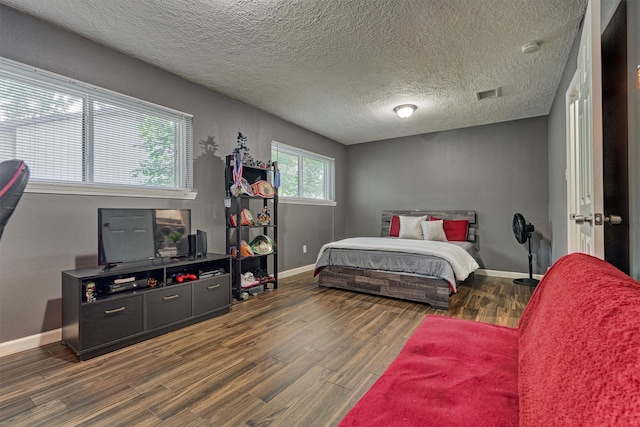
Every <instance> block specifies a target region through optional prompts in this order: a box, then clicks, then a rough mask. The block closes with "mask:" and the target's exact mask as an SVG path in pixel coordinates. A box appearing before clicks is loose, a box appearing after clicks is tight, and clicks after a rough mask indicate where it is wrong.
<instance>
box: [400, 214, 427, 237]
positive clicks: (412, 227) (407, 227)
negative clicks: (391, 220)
mask: <svg viewBox="0 0 640 427" xmlns="http://www.w3.org/2000/svg"><path fill="white" fill-rule="evenodd" d="M426 219H427V216H426V215H425V216H402V215H401V216H400V235H399V236H398V237H399V238H401V239H418V240H422V228H421V227H420V221H425V220H426Z"/></svg>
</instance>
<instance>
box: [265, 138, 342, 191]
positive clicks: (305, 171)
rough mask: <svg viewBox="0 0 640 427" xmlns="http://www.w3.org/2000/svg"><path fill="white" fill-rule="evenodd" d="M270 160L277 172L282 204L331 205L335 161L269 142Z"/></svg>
mask: <svg viewBox="0 0 640 427" xmlns="http://www.w3.org/2000/svg"><path fill="white" fill-rule="evenodd" d="M271 160H274V161H277V162H278V169H279V170H280V188H279V190H278V191H279V193H278V195H279V197H281V200H283V201H285V202H286V201H287V199H288V200H290V201H299V202H311V203H314V202H315V203H332V202H333V201H334V160H333V159H332V158H329V157H325V156H321V155H320V154H315V153H312V152H310V151H306V150H302V149H299V148H295V147H291V146H289V145H285V144H282V143H280V142H276V141H273V142H272V143H271Z"/></svg>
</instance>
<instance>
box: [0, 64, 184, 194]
mask: <svg viewBox="0 0 640 427" xmlns="http://www.w3.org/2000/svg"><path fill="white" fill-rule="evenodd" d="M192 150H193V131H192V117H191V116H190V115H188V114H184V113H181V112H178V111H174V110H170V109H168V108H164V107H160V106H157V105H154V104H150V103H148V102H145V101H141V100H138V99H134V98H131V97H129V96H126V95H121V94H118V93H114V92H111V91H108V90H105V89H101V88H97V87H93V86H90V85H88V84H84V83H82V82H78V81H72V80H70V79H67V78H64V77H62V76H58V75H55V74H52V73H48V72H45V71H43V70H38V69H34V68H33V67H28V66H25V65H22V64H18V63H15V62H13V61H8V60H4V59H2V60H0V160H5V159H8V158H17V159H22V160H24V161H25V162H26V164H27V165H28V166H29V169H30V171H31V177H30V187H33V185H32V184H34V185H35V187H36V188H38V189H40V190H42V189H44V191H45V192H49V190H50V191H51V192H61V193H66V192H71V193H76V192H77V193H80V194H109V195H118V194H124V195H135V196H144V195H149V196H150V197H153V196H154V195H155V196H159V197H163V196H164V195H166V196H167V197H190V196H189V195H190V194H191V189H192V186H193V184H192V177H193V153H192ZM47 189H48V190H47ZM69 189H72V190H71V191H67V190H69ZM78 189H80V191H78ZM27 191H29V189H27Z"/></svg>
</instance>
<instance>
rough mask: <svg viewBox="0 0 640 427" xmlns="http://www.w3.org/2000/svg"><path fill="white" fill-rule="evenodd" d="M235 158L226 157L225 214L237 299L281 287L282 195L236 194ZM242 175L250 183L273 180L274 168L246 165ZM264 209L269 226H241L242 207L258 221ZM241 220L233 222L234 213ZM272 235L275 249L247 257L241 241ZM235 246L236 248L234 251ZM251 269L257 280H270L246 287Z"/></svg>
mask: <svg viewBox="0 0 640 427" xmlns="http://www.w3.org/2000/svg"><path fill="white" fill-rule="evenodd" d="M233 166H234V158H233V156H232V155H230V156H227V157H226V167H225V189H226V198H225V216H226V224H227V226H226V248H227V252H228V253H229V254H230V255H231V265H232V269H231V270H232V271H231V289H232V293H233V296H234V298H236V299H238V300H246V299H248V298H249V296H251V295H257V294H258V293H261V292H264V291H271V290H274V289H277V288H278V194H277V192H276V194H275V195H274V197H273V198H267V197H261V196H249V195H247V194H241V195H239V196H236V195H234V194H232V193H231V186H232V184H233V182H234V181H233ZM242 177H243V178H244V179H246V180H247V182H248V183H249V184H253V183H255V182H257V181H268V182H269V183H273V169H272V168H271V167H268V168H260V167H251V166H247V165H243V170H242ZM263 208H268V210H269V212H270V215H271V221H270V224H268V225H255V224H254V225H241V218H242V210H243V209H248V210H249V212H250V213H251V215H252V217H253V219H254V220H257V218H258V215H259V213H260V212H261V211H262V209H263ZM232 215H235V218H236V219H237V221H236V223H235V225H233V224H232V223H231V216H232ZM261 234H262V235H264V236H268V237H269V238H270V239H271V241H272V242H273V251H272V252H270V253H267V254H261V255H257V254H256V255H251V256H243V255H242V251H241V243H242V241H245V242H247V243H250V242H251V241H252V240H253V239H254V238H256V237H257V236H258V235H261ZM234 249H235V250H234ZM247 272H250V273H252V274H253V275H254V277H255V278H256V279H259V278H260V277H267V278H268V279H267V280H264V281H261V282H260V283H259V284H257V285H254V286H250V287H245V286H243V284H242V275H243V274H245V273H247Z"/></svg>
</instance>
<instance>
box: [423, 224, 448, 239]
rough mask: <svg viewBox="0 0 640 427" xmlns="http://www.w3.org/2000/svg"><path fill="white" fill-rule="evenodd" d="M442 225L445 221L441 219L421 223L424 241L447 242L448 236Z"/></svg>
mask: <svg viewBox="0 0 640 427" xmlns="http://www.w3.org/2000/svg"><path fill="white" fill-rule="evenodd" d="M442 224H443V221H442V220H441V219H439V220H434V221H422V222H420V227H421V228H422V235H423V236H424V240H438V241H440V242H447V235H446V234H444V226H443V225H442Z"/></svg>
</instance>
